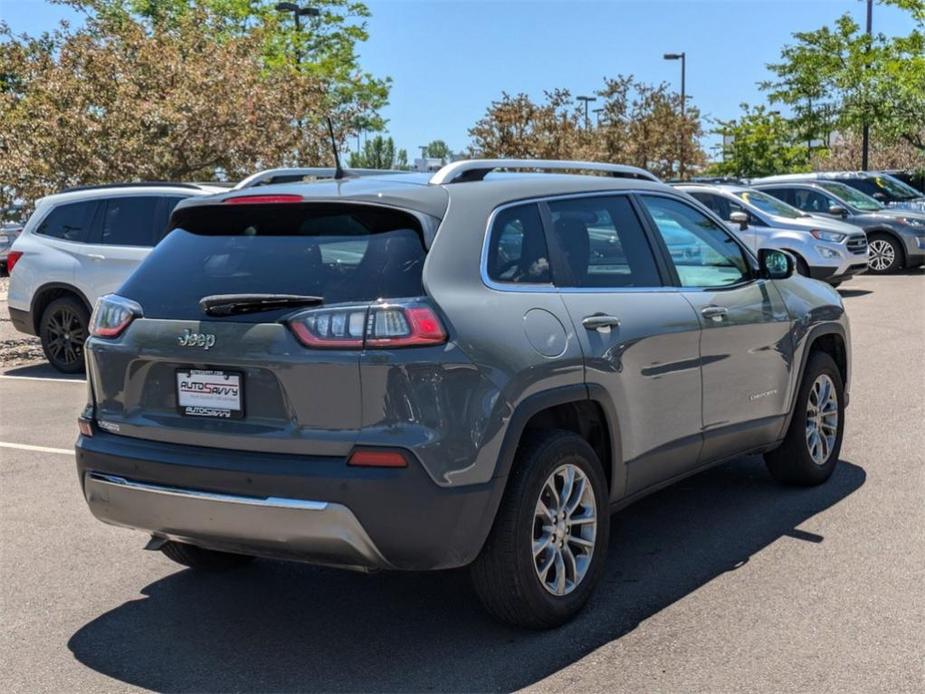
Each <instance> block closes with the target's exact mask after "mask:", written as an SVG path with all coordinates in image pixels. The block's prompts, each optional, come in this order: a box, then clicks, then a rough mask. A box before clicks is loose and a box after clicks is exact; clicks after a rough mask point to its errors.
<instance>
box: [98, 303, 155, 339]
mask: <svg viewBox="0 0 925 694" xmlns="http://www.w3.org/2000/svg"><path fill="white" fill-rule="evenodd" d="M141 315H142V312H141V306H139V305H138V304H137V303H136V302H134V301H132V300H131V299H126V298H125V297H121V296H118V295H116V294H107V295H106V296H102V297H100V299H99V301H97V302H96V308H94V309H93V315H92V316H90V334H91V335H92V336H93V337H104V338H108V339H112V338H114V337H118V336H119V335H121V334H122V332H123V331H124V330H125V329H126V328H127V327H128V326H129V324H130V323H131V322H132V321H133V320H135V319H136V318H139V317H140V316H141Z"/></svg>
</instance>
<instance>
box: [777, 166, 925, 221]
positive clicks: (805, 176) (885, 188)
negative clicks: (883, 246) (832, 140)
mask: <svg viewBox="0 0 925 694" xmlns="http://www.w3.org/2000/svg"><path fill="white" fill-rule="evenodd" d="M761 180H762V181H764V182H766V183H771V182H774V183H793V182H796V181H837V182H838V183H843V184H845V185H846V186H850V187H851V188H854V189H855V190H857V191H860V192H861V193H864V195H867V196H870V197H872V198H874V199H875V200H876V201H877V202H880V203H882V204H883V205H885V206H886V207H889V208H899V209H907V210H915V211H917V212H925V194H923V193H922V192H921V191H918V190H916V189H915V188H913V187H912V186H910V185H907V184H906V183H903V182H902V181H900V180H899V179H898V178H895V177H893V176H891V175H890V174H888V173H886V172H884V171H823V172H819V173H802V174H784V175H780V176H768V177H766V178H763V179H761Z"/></svg>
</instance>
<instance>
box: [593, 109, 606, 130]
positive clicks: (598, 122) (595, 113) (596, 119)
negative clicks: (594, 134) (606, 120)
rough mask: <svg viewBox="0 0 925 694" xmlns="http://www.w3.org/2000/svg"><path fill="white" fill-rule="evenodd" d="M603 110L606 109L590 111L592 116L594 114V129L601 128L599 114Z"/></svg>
mask: <svg viewBox="0 0 925 694" xmlns="http://www.w3.org/2000/svg"><path fill="white" fill-rule="evenodd" d="M605 110H606V109H603V108H595V109H593V110H592V111H591V113H593V114H594V117H595V121H594V125H595V126H596V127H598V128H599V127H601V114H602V113H603V112H604V111H605Z"/></svg>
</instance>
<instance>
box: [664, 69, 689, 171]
mask: <svg viewBox="0 0 925 694" xmlns="http://www.w3.org/2000/svg"><path fill="white" fill-rule="evenodd" d="M662 58H664V59H665V60H680V61H681V120H682V121H683V120H684V116H685V113H686V106H687V95H686V93H685V87H686V85H685V81H686V79H687V53H686V52H683V51H682V52H681V53H665V54H664V55H663V56H662ZM685 139H686V138H685V135H684V132H683V131H682V132H681V141H680V147H679V148H678V178H684V150H685V146H684V145H685Z"/></svg>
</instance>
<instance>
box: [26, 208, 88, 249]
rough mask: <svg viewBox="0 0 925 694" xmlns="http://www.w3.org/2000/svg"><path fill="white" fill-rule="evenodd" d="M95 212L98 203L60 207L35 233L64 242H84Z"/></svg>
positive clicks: (46, 218)
mask: <svg viewBox="0 0 925 694" xmlns="http://www.w3.org/2000/svg"><path fill="white" fill-rule="evenodd" d="M95 210H96V201H89V202H74V203H71V204H69V205H59V206H58V207H56V208H55V209H53V210H52V211H51V212H50V213H49V214H48V215H47V216H46V217H45V219H43V220H42V222H41V224H39V225H38V227H37V228H36V230H35V233H36V234H42V235H43V236H51V237H53V238H56V239H62V240H64V241H77V242H84V241H86V240H87V235H88V234H89V231H90V225H91V224H92V223H93V213H94V211H95Z"/></svg>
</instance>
